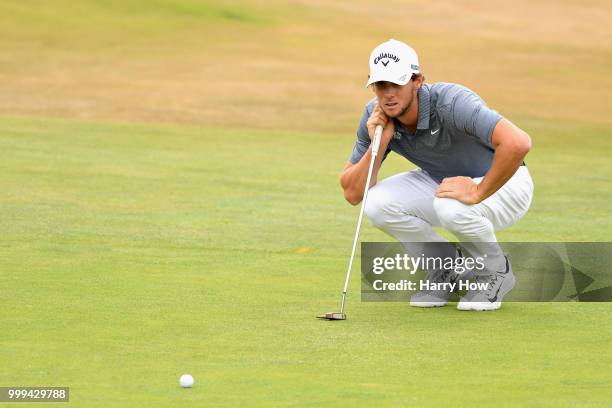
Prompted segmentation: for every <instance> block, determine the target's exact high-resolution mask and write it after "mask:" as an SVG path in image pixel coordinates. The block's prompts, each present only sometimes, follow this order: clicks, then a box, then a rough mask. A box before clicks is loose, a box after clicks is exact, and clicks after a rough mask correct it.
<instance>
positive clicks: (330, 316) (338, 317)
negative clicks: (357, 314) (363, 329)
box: [317, 312, 346, 320]
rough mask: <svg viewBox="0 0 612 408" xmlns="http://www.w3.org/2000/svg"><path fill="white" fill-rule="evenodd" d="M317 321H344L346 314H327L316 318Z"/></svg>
mask: <svg viewBox="0 0 612 408" xmlns="http://www.w3.org/2000/svg"><path fill="white" fill-rule="evenodd" d="M317 319H322V320H346V314H344V313H340V312H327V313H325V314H324V315H321V316H317Z"/></svg>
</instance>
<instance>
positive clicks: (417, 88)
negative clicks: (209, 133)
mask: <svg viewBox="0 0 612 408" xmlns="http://www.w3.org/2000/svg"><path fill="white" fill-rule="evenodd" d="M369 62H370V76H369V80H368V83H367V86H371V88H372V90H373V91H374V94H375V98H373V99H372V100H371V101H370V102H369V103H368V104H367V105H366V107H365V111H364V112H363V116H362V117H361V121H360V123H359V127H358V129H357V140H356V142H355V146H354V148H353V151H352V154H351V155H350V158H349V161H348V163H347V164H346V166H345V167H344V169H343V171H342V173H341V176H340V184H341V185H342V188H343V189H344V197H345V198H346V200H347V201H348V202H349V203H351V204H352V205H357V204H359V203H360V202H361V200H362V198H363V192H364V187H365V183H366V178H367V174H368V166H369V163H370V159H371V147H370V141H371V140H372V138H373V136H374V129H375V128H376V126H377V125H382V126H383V127H384V130H383V133H382V138H381V142H380V152H381V153H382V154H380V155H379V156H378V157H377V158H376V162H375V163H374V169H373V173H372V180H371V184H370V186H371V189H370V190H369V192H368V199H367V202H366V203H365V210H364V211H365V214H366V216H367V217H368V218H369V219H370V221H371V222H372V224H373V225H374V226H376V227H377V228H379V229H381V230H382V231H384V232H385V233H387V234H389V235H391V236H392V237H394V238H395V239H397V240H399V241H400V242H402V243H404V246H405V247H406V248H407V249H408V250H409V251H410V252H413V253H412V255H413V256H416V255H418V254H421V252H422V250H423V245H422V244H419V243H422V242H435V243H440V244H436V248H438V249H437V250H436V251H437V253H438V254H439V255H441V256H443V255H445V254H444V253H446V254H450V253H452V256H454V257H461V256H469V257H472V258H474V259H478V258H480V259H483V260H484V261H485V262H484V265H485V267H484V268H481V269H480V270H475V269H474V270H473V271H472V273H471V274H470V277H471V279H472V280H473V281H476V282H478V283H482V284H486V285H480V287H481V288H482V287H486V289H485V290H470V291H468V292H467V293H466V295H465V296H464V297H463V298H461V300H460V302H459V303H458V306H457V308H458V309H460V310H495V309H499V308H500V307H501V301H502V298H503V297H504V295H505V294H507V293H508V292H509V291H510V290H511V289H512V288H513V287H514V283H515V278H514V275H513V273H512V269H511V267H510V263H509V261H508V259H507V257H506V256H505V255H504V253H503V252H502V250H501V248H500V247H499V245H498V244H497V240H496V237H495V231H499V230H501V229H504V228H507V227H509V226H510V225H512V224H514V223H516V222H517V221H518V220H520V219H521V217H523V216H524V215H525V213H526V212H527V210H528V209H529V205H530V204H531V199H532V196H533V182H532V180H531V176H530V174H529V170H528V169H527V167H526V165H525V163H524V162H523V159H524V157H525V155H527V152H529V149H530V148H531V140H530V138H529V135H527V133H525V132H524V131H523V130H521V129H520V128H518V127H517V126H516V125H514V124H513V123H512V122H510V121H509V120H508V119H506V118H504V117H502V116H501V115H500V114H499V113H497V112H496V111H494V110H492V109H491V108H489V107H488V106H487V105H486V104H485V102H484V101H483V100H482V99H481V98H480V97H479V96H478V95H476V94H475V93H474V92H472V91H471V90H469V89H468V88H466V87H463V86H461V85H457V84H451V83H435V84H427V83H425V82H424V80H425V78H424V76H423V75H422V73H421V72H420V69H419V60H418V57H417V54H416V52H415V51H414V50H413V49H412V48H411V47H410V46H408V45H407V44H405V43H403V42H400V41H397V40H393V39H391V40H389V41H387V42H385V43H383V44H380V45H379V46H377V47H376V48H375V49H374V50H373V51H372V54H371V55H370V61H369ZM391 151H393V152H395V153H397V154H399V155H401V156H403V157H405V158H406V159H408V160H409V161H410V162H412V163H414V164H415V165H416V166H418V168H417V169H416V170H413V171H408V172H405V173H400V174H396V175H394V176H392V177H389V178H387V179H385V180H382V181H379V182H377V173H378V170H379V169H380V166H381V164H382V162H383V161H384V160H385V158H386V157H387V155H388V154H389V152H391ZM432 227H442V228H445V229H446V230H448V231H450V232H451V233H453V234H454V235H455V236H456V237H457V239H458V241H459V242H460V250H457V249H456V248H455V246H454V245H452V244H451V243H448V242H447V241H446V240H445V239H444V238H442V237H441V236H440V235H439V234H438V233H436V232H435V231H434V230H433V229H432ZM440 248H442V249H441V250H440ZM440 251H441V252H440ZM427 273H428V276H427V280H428V281H430V282H434V283H436V282H440V283H442V282H454V281H458V280H460V279H465V278H466V277H467V275H465V274H463V275H460V274H457V273H456V271H454V270H434V271H427ZM447 286H448V285H447ZM473 286H476V285H473ZM440 287H442V285H440ZM450 296H451V291H450V290H447V289H440V290H438V289H432V290H426V291H422V292H419V293H417V294H414V295H413V296H412V297H411V299H410V303H411V305H413V306H418V307H434V306H444V305H446V304H447V303H448V299H449V298H450Z"/></svg>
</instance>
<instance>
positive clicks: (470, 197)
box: [436, 177, 482, 205]
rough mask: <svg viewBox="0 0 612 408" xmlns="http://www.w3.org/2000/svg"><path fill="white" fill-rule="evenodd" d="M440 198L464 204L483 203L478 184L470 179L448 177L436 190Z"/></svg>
mask: <svg viewBox="0 0 612 408" xmlns="http://www.w3.org/2000/svg"><path fill="white" fill-rule="evenodd" d="M436 197H438V198H454V199H455V200H458V201H461V202H462V203H463V204H468V205H472V204H478V203H479V202H481V201H482V199H481V198H480V194H479V192H478V184H476V183H475V182H474V180H472V179H471V178H470V177H447V178H445V179H444V180H442V183H440V185H439V186H438V189H437V190H436Z"/></svg>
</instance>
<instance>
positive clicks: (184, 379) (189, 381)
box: [179, 374, 194, 388]
mask: <svg viewBox="0 0 612 408" xmlns="http://www.w3.org/2000/svg"><path fill="white" fill-rule="evenodd" d="M193 382H194V381H193V377H192V376H191V375H190V374H183V375H181V378H180V380H179V383H180V384H181V387H183V388H191V387H193Z"/></svg>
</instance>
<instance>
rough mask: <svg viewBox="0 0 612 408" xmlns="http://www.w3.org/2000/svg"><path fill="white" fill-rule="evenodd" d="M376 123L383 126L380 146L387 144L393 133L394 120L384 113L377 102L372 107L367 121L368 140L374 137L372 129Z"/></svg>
mask: <svg viewBox="0 0 612 408" xmlns="http://www.w3.org/2000/svg"><path fill="white" fill-rule="evenodd" d="M377 125H381V126H382V127H383V133H382V136H381V139H380V144H381V146H387V145H388V144H389V141H391V138H392V137H393V134H394V133H395V122H394V121H393V120H392V119H389V117H387V115H385V113H384V112H383V110H382V109H381V108H380V105H379V104H378V103H377V104H376V106H375V107H374V110H373V111H372V114H371V115H370V118H369V119H368V123H367V126H368V134H369V135H370V140H373V139H374V130H375V129H376V126H377Z"/></svg>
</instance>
